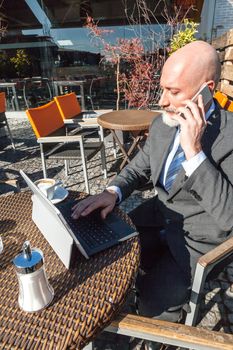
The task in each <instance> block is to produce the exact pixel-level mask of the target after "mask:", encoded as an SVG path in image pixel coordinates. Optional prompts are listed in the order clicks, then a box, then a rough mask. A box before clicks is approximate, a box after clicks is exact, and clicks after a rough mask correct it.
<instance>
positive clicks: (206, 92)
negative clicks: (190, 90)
mask: <svg viewBox="0 0 233 350" xmlns="http://www.w3.org/2000/svg"><path fill="white" fill-rule="evenodd" d="M199 95H201V96H202V98H203V104H204V110H205V112H207V111H208V109H209V107H210V104H211V102H212V100H213V96H212V94H211V92H210V89H209V88H208V85H206V84H203V85H202V86H201V87H200V89H199V90H198V92H197V93H196V94H195V95H194V96H193V98H192V99H191V101H193V102H197V97H198V96H199ZM185 108H188V106H185ZM179 115H180V116H181V117H182V118H184V119H185V117H184V115H183V113H179Z"/></svg>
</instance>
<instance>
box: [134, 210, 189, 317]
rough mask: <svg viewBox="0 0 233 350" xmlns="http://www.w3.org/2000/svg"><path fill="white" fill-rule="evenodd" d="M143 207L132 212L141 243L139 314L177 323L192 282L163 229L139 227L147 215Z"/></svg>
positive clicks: (138, 281)
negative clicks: (141, 215) (167, 240)
mask: <svg viewBox="0 0 233 350" xmlns="http://www.w3.org/2000/svg"><path fill="white" fill-rule="evenodd" d="M142 206H143V204H142ZM140 207H141V206H139V207H138V208H136V209H135V210H133V211H132V212H131V213H129V216H130V217H131V219H132V221H133V222H134V224H135V226H136V227H137V230H138V232H139V233H140V242H141V264H140V268H139V273H138V276H137V280H136V289H137V306H138V311H139V314H140V315H142V316H147V317H153V318H156V319H161V320H166V321H170V322H177V321H178V320H180V318H181V315H182V306H183V305H184V304H185V303H186V302H187V301H188V299H189V294H190V283H191V282H190V280H189V278H188V277H187V276H186V275H185V274H184V272H183V271H182V270H181V268H180V267H179V265H178V264H177V263H176V261H175V260H174V258H173V256H172V254H171V252H170V250H169V247H168V245H167V244H166V235H161V230H162V229H163V227H161V226H157V227H156V226H153V227H152V226H140V225H139V224H138V222H140V213H141V214H143V210H142V211H141V210H140ZM143 209H145V208H143ZM154 218H155V216H154Z"/></svg>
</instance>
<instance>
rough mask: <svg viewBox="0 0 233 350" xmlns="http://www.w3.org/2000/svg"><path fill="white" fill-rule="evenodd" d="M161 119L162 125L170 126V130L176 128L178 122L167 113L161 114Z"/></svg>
mask: <svg viewBox="0 0 233 350" xmlns="http://www.w3.org/2000/svg"><path fill="white" fill-rule="evenodd" d="M162 118H163V122H164V124H166V125H168V126H170V127H171V128H174V127H177V126H178V125H179V122H178V121H176V120H174V119H172V118H171V113H169V112H163V113H162Z"/></svg>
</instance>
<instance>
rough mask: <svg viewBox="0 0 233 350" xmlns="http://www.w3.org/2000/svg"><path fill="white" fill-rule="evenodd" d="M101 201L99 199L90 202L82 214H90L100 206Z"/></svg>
mask: <svg viewBox="0 0 233 350" xmlns="http://www.w3.org/2000/svg"><path fill="white" fill-rule="evenodd" d="M100 207H101V205H100V202H99V201H98V200H96V201H94V202H92V203H90V204H89V205H88V206H87V207H86V208H85V209H84V210H83V211H82V212H81V216H86V215H88V214H90V213H91V212H92V211H94V210H96V209H98V208H100Z"/></svg>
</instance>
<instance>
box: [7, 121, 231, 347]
mask: <svg viewBox="0 0 233 350" xmlns="http://www.w3.org/2000/svg"><path fill="white" fill-rule="evenodd" d="M8 121H9V125H10V128H11V130H12V134H13V138H14V141H15V144H16V151H13V150H12V148H11V145H10V142H9V139H8V138H7V137H0V180H2V179H6V178H9V179H18V181H19V186H20V188H21V190H24V189H25V187H26V186H25V183H24V181H23V180H22V179H21V178H20V176H19V173H18V171H19V169H23V170H24V171H25V172H26V173H27V174H28V175H29V176H30V178H31V179H32V180H33V181H35V180H37V179H39V178H42V177H43V174H42V167H41V160H40V152H39V147H38V144H37V143H36V140H35V136H34V133H33V132H32V130H31V126H30V124H29V122H28V121H27V119H25V118H17V119H16V118H10V119H8ZM106 153H107V167H108V179H107V180H104V179H103V177H102V175H101V174H100V171H101V167H100V158H99V157H98V156H96V157H95V158H94V159H93V161H91V162H89V163H88V173H89V182H90V189H91V194H94V193H99V192H101V191H102V190H103V189H104V188H105V186H106V185H107V184H108V182H109V181H110V180H111V178H112V177H113V176H114V175H115V174H116V171H117V165H119V163H120V162H119V159H117V160H115V159H114V157H113V155H112V150H111V144H109V145H108V146H107V151H106ZM118 157H120V156H118ZM47 167H48V177H52V178H55V179H58V180H62V182H63V185H64V186H65V187H66V188H67V189H68V190H69V189H70V190H77V191H84V190H85V185H84V181H83V177H82V167H81V164H80V163H77V164H74V165H72V166H71V169H70V172H71V174H70V175H69V177H65V174H64V166H63V163H62V162H57V161H48V162H47ZM151 196H153V190H152V191H144V192H140V191H137V192H134V193H133V194H132V195H131V196H130V197H129V198H128V199H127V200H126V201H124V202H123V203H122V204H121V208H122V209H123V210H124V211H126V212H129V211H130V210H132V209H133V208H134V207H136V206H137V205H139V204H140V203H141V202H142V201H144V200H146V199H147V198H149V197H151ZM231 285H232V290H231ZM131 305H132V297H131V298H129V302H128V303H127V304H126V306H125V308H126V310H127V311H128V310H130V307H131ZM199 326H202V327H205V328H208V329H212V330H215V331H223V332H226V333H233V264H231V265H229V266H228V267H227V268H226V269H225V270H224V271H223V272H222V273H221V275H220V276H219V278H218V279H216V280H214V281H211V282H209V283H208V284H206V294H205V298H203V300H202V305H201V321H200V323H199ZM94 348H95V349H96V350H117V349H118V350H127V349H131V348H132V347H129V338H127V337H124V336H118V335H115V334H114V335H113V334H110V333H106V332H104V333H102V334H101V335H100V336H99V337H98V339H96V341H95V343H94ZM137 349H138V348H137ZM164 349H165V348H164ZM173 349H174V348H173Z"/></svg>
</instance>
